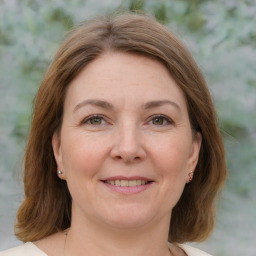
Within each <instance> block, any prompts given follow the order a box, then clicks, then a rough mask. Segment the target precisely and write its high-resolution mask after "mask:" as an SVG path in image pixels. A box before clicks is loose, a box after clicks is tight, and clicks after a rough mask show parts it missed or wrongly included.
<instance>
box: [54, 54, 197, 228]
mask: <svg viewBox="0 0 256 256" xmlns="http://www.w3.org/2000/svg"><path fill="white" fill-rule="evenodd" d="M52 143H53V149H54V154H55V158H56V161H57V165H58V168H59V169H63V171H64V173H63V175H60V178H62V179H65V180H66V181H67V184H68V188H69V190H70V193H71V196H72V200H73V201H72V202H73V205H72V222H75V221H78V220H79V221H82V220H84V221H85V222H88V221H90V223H97V224H103V225H106V226H108V227H112V228H113V227H114V228H138V227H142V226H145V227H146V226H147V225H148V226H149V225H153V224H159V223H160V222H164V223H163V224H166V225H168V223H166V222H169V221H170V216H171V211H172V208H173V207H174V206H175V204H176V203H177V202H178V200H179V198H180V196H181V194H182V191H183V189H184V186H185V184H186V182H187V181H188V173H189V172H190V171H191V170H194V169H195V166H196V164H197V160H198V154H199V150H200V144H201V136H200V134H196V135H194V136H193V133H192V131H191V127H190V122H189V117H188V111H187V107H186V101H185V98H184V95H183V93H182V91H181V90H180V88H179V87H178V86H177V84H176V83H175V81H174V80H173V79H172V78H171V76H170V75H169V73H168V71H167V69H166V68H165V67H164V66H163V65H162V64H161V63H159V62H157V61H155V60H152V59H149V58H147V57H142V56H138V55H134V54H128V53H118V52H111V53H106V54H104V55H103V56H101V57H99V58H98V59H96V60H94V61H93V62H91V63H90V64H88V65H87V66H86V67H85V68H84V69H83V70H82V72H81V73H80V74H79V75H78V76H77V77H76V78H75V79H74V80H73V81H72V82H71V84H70V86H69V88H68V90H67V94H66V99H65V103H64V115H63V123H62V127H61V132H60V135H59V136H58V135H56V134H55V135H54V136H53V140H52ZM195 175H196V174H195Z"/></svg>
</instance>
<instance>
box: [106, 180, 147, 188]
mask: <svg viewBox="0 0 256 256" xmlns="http://www.w3.org/2000/svg"><path fill="white" fill-rule="evenodd" d="M105 182H106V183H108V184H111V185H115V186H120V187H136V186H141V185H145V184H147V183H148V182H147V181H145V180H107V181H105Z"/></svg>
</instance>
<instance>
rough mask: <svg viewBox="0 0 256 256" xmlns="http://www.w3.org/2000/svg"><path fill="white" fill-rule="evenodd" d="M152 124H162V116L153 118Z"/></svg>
mask: <svg viewBox="0 0 256 256" xmlns="http://www.w3.org/2000/svg"><path fill="white" fill-rule="evenodd" d="M153 123H154V124H157V125H159V124H163V118H155V119H154V121H153Z"/></svg>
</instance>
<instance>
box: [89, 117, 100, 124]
mask: <svg viewBox="0 0 256 256" xmlns="http://www.w3.org/2000/svg"><path fill="white" fill-rule="evenodd" d="M91 124H101V119H100V118H93V119H92V120H91Z"/></svg>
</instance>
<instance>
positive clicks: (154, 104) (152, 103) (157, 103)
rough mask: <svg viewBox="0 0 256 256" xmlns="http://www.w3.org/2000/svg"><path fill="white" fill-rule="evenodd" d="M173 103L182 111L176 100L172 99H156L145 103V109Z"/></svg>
mask: <svg viewBox="0 0 256 256" xmlns="http://www.w3.org/2000/svg"><path fill="white" fill-rule="evenodd" d="M166 104H169V105H172V106H173V107H175V108H176V109H178V110H179V111H181V108H180V106H179V105H178V104H177V103H175V102H174V101H171V100H155V101H149V102H147V103H146V104H145V109H150V108H155V107H161V106H163V105H166Z"/></svg>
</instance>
